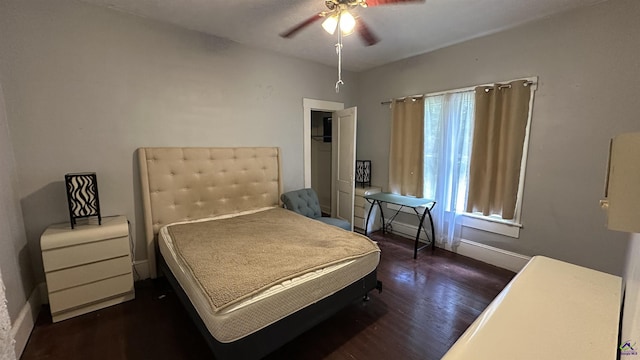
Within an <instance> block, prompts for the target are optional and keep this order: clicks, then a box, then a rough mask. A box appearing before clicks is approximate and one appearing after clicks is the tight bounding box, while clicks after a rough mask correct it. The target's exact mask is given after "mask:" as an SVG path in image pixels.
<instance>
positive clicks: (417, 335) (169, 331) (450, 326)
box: [21, 232, 515, 360]
mask: <svg viewBox="0 0 640 360" xmlns="http://www.w3.org/2000/svg"><path fill="white" fill-rule="evenodd" d="M371 237H372V238H373V239H374V240H376V241H378V243H379V245H380V248H381V249H382V258H381V261H380V265H379V267H378V279H379V280H381V281H382V282H383V292H382V294H378V293H377V292H372V293H371V300H370V301H369V302H366V303H363V302H361V301H357V302H355V303H354V304H352V305H350V306H348V307H347V308H345V309H343V310H342V311H340V312H339V313H338V314H337V315H335V316H334V317H332V318H330V319H328V320H327V321H325V322H323V323H321V324H320V325H318V326H316V327H315V328H313V329H311V330H310V331H308V332H306V333H305V334H303V335H301V336H299V337H298V338H296V339H295V340H294V341H292V342H290V343H289V344H287V345H285V346H284V347H282V348H280V349H279V350H277V351H276V352H274V353H272V354H271V355H270V356H268V357H267V358H268V359H421V360H428V359H440V358H441V357H442V356H443V355H444V353H445V352H446V351H447V349H448V348H449V347H450V346H451V345H452V344H453V343H454V342H455V341H456V339H458V337H460V335H462V333H463V332H464V330H465V329H466V328H467V327H468V326H469V325H470V324H471V323H472V322H473V320H475V318H476V317H477V316H478V315H479V314H480V313H481V312H482V310H484V308H485V307H486V306H487V305H488V304H489V303H490V302H491V300H493V298H494V297H495V296H496V295H497V294H498V293H499V292H500V291H501V290H502V289H503V288H504V287H505V286H506V285H507V283H508V282H509V281H510V280H511V278H512V277H513V276H514V275H515V274H514V273H513V272H511V271H508V270H504V269H500V268H497V267H494V266H491V265H487V264H484V263H481V262H478V261H476V260H473V259H470V258H467V257H464V256H460V255H457V254H454V253H451V252H449V251H446V250H442V249H438V248H436V250H435V251H434V252H431V250H429V249H425V250H422V251H421V252H420V253H418V259H417V260H413V258H412V255H413V249H412V242H411V240H408V239H405V238H402V237H397V236H393V235H389V234H387V235H382V234H381V233H380V232H378V233H375V234H373V235H372V236H371ZM212 357H213V356H212V354H211V352H210V351H209V349H208V348H207V345H206V343H205V341H204V340H203V339H202V337H201V335H200V334H199V333H198V331H197V330H196V327H195V325H193V324H192V323H191V321H190V320H189V318H188V316H187V313H186V311H185V310H184V309H183V308H182V306H181V305H180V303H179V301H178V299H177V297H176V296H175V294H174V293H173V292H172V291H171V288H170V286H169V285H168V284H167V283H166V282H165V281H163V280H156V281H150V280H147V281H141V282H137V283H136V299H135V300H133V301H129V302H127V303H124V304H120V305H116V306H112V307H110V308H107V309H102V310H99V311H96V312H93V313H90V314H86V315H82V316H79V317H76V318H73V319H69V320H66V321H62V322H60V323H56V324H52V323H51V315H50V314H49V310H48V308H45V309H43V311H41V313H40V316H39V318H38V320H37V322H36V326H35V328H34V330H33V333H32V334H31V338H30V339H29V342H28V344H27V347H26V349H25V351H24V353H23V356H22V358H21V359H23V360H30V359H207V358H212Z"/></svg>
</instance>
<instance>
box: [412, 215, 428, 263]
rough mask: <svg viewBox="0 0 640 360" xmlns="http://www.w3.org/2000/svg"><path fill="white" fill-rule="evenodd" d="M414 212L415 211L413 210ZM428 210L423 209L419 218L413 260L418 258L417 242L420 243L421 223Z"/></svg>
mask: <svg viewBox="0 0 640 360" xmlns="http://www.w3.org/2000/svg"><path fill="white" fill-rule="evenodd" d="M414 211H415V209H414ZM428 211H429V210H428V209H425V210H424V212H423V213H422V217H420V222H419V223H418V232H417V233H416V242H415V244H413V259H414V260H415V259H417V258H418V242H419V241H420V230H422V223H423V222H424V217H425V215H426V214H427V212H428ZM431 243H432V244H433V239H431Z"/></svg>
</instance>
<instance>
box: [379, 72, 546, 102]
mask: <svg viewBox="0 0 640 360" xmlns="http://www.w3.org/2000/svg"><path fill="white" fill-rule="evenodd" d="M518 80H526V81H525V83H524V86H529V85H537V84H538V78H537V77H533V78H524V79H516V80H510V81H501V82H497V83H491V84H482V85H475V86H468V87H466V88H460V89H455V90H447V91H438V92H432V93H428V94H416V95H409V96H403V97H398V98H395V99H390V100H385V101H381V102H380V105H386V104H391V103H392V102H393V100H398V101H404V100H406V99H419V98H421V97H423V96H424V97H427V96H437V95H444V94H455V93H461V92H465V91H471V90H474V89H475V88H477V87H478V86H495V85H498V88H499V89H502V88H510V87H511V84H505V83H508V82H513V81H518Z"/></svg>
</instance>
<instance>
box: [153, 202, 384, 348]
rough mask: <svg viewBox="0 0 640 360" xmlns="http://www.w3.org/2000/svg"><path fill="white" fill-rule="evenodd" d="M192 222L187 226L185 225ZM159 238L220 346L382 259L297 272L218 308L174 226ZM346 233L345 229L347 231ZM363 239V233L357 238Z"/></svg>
mask: <svg viewBox="0 0 640 360" xmlns="http://www.w3.org/2000/svg"><path fill="white" fill-rule="evenodd" d="M269 209H272V208H265V209H259V210H253V211H247V212H242V213H237V214H233V215H225V216H220V217H216V218H208V219H201V220H197V221H193V222H202V221H212V220H214V221H215V220H222V219H229V218H232V217H237V216H244V215H250V214H255V213H258V212H260V211H267V210H269ZM185 223H189V222H181V223H180V224H185ZM176 224H178V223H174V224H170V225H167V226H165V227H163V228H162V229H161V230H160V232H159V235H158V244H159V248H160V253H161V254H162V256H163V258H164V259H165V262H166V263H167V265H168V267H169V269H171V272H172V273H173V275H174V276H175V277H176V279H177V280H178V283H179V284H180V286H181V287H182V289H183V290H184V291H185V293H186V294H187V295H188V297H189V299H190V300H191V303H192V304H193V306H194V308H195V309H196V311H197V312H198V314H199V316H200V318H201V319H202V321H203V322H204V324H205V325H206V327H207V329H208V330H209V332H210V333H211V335H212V336H213V337H214V338H215V339H216V340H217V341H219V342H222V343H229V342H233V341H236V340H238V339H241V338H243V337H245V336H247V335H250V334H252V333H254V332H256V331H258V330H260V329H262V328H264V327H266V326H269V325H270V324H273V323H275V322H277V321H278V320H280V319H282V318H284V317H286V316H287V315H289V314H292V313H294V312H296V311H298V310H300V309H302V308H304V307H306V306H308V305H310V304H313V303H315V302H317V301H319V300H322V299H324V298H326V297H328V296H331V295H332V294H334V293H336V292H337V291H340V290H341V289H343V288H345V287H347V286H348V285H350V284H352V283H353V282H355V281H357V280H359V279H361V278H362V277H364V276H366V275H367V274H369V273H371V272H372V271H374V270H375V268H376V267H377V265H378V262H379V259H380V253H379V251H375V252H371V253H369V254H366V255H363V256H361V257H358V258H354V259H349V260H346V261H341V262H338V263H333V264H330V265H327V266H326V267H322V268H317V269H314V270H313V271H309V272H306V273H301V274H297V275H296V276H295V277H293V278H288V279H286V280H284V281H281V282H278V283H275V284H272V285H271V286H269V287H266V288H264V289H261V290H260V291H258V292H255V293H252V294H251V295H250V296H248V297H244V298H243V299H241V301H238V302H234V303H233V304H231V305H230V306H226V307H223V308H219V309H217V308H215V307H214V306H212V304H211V299H210V297H209V296H207V294H206V292H205V290H204V288H203V286H202V285H201V284H200V282H199V281H198V280H197V279H196V278H195V276H194V275H193V273H192V271H191V269H190V267H189V265H188V264H187V263H186V262H185V260H184V258H183V257H182V256H181V255H180V254H179V252H178V251H177V248H176V244H175V243H174V240H173V239H172V238H171V236H170V231H168V229H167V228H168V227H169V226H172V225H176ZM341 231H342V230H341ZM354 235H356V236H359V235H357V234H354Z"/></svg>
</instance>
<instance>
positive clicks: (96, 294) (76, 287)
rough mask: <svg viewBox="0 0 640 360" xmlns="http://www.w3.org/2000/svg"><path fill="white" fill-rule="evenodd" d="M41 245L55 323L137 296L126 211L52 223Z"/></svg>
mask: <svg viewBox="0 0 640 360" xmlns="http://www.w3.org/2000/svg"><path fill="white" fill-rule="evenodd" d="M40 246H41V249H42V263H43V265H44V271H45V277H46V280H47V291H48V294H49V304H50V307H51V315H52V318H53V322H57V321H61V320H65V319H68V318H71V317H74V316H77V315H81V314H85V313H88V312H90V311H94V310H97V309H101V308H104V307H107V306H111V305H115V304H118V303H121V302H123V301H127V300H131V299H133V298H134V297H135V294H134V288H133V274H132V268H131V255H130V249H129V224H128V222H127V219H126V218H125V217H124V216H113V217H105V218H103V219H102V225H98V224H85V225H76V227H75V229H71V226H70V225H69V223H64V224H56V225H52V226H50V227H48V228H47V229H46V230H45V231H44V233H43V234H42V236H41V237H40Z"/></svg>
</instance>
